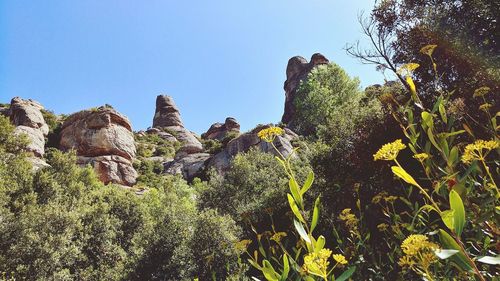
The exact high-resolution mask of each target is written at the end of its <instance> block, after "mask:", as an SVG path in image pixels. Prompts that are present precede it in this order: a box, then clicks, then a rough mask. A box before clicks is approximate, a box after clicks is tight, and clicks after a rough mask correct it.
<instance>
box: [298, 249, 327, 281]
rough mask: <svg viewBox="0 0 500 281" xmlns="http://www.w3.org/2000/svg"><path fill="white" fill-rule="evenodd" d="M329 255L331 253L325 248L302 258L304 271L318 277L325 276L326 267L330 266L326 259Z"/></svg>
mask: <svg viewBox="0 0 500 281" xmlns="http://www.w3.org/2000/svg"><path fill="white" fill-rule="evenodd" d="M331 255H332V251H331V250H329V249H326V248H325V249H321V250H319V251H318V252H313V253H309V254H307V255H306V256H305V257H304V266H303V269H304V271H305V272H308V273H311V274H315V275H318V276H326V275H327V271H328V265H330V262H329V261H328V258H329V257H330V256H331Z"/></svg>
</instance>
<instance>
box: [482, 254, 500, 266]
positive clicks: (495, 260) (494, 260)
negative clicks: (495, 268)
mask: <svg viewBox="0 0 500 281" xmlns="http://www.w3.org/2000/svg"><path fill="white" fill-rule="evenodd" d="M477 261H478V262H482V263H486V264H493V265H500V256H496V257H488V256H484V257H482V258H479V259H477Z"/></svg>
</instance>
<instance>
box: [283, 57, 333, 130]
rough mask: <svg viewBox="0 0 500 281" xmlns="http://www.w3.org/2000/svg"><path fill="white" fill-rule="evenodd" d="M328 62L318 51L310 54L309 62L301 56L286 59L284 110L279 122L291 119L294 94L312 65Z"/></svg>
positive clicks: (293, 110) (293, 108) (286, 122)
mask: <svg viewBox="0 0 500 281" xmlns="http://www.w3.org/2000/svg"><path fill="white" fill-rule="evenodd" d="M328 63H330V62H329V61H328V59H327V58H326V57H325V56H323V55H322V54H319V53H316V54H314V55H312V57H311V61H310V62H307V60H306V59H305V58H303V57H301V56H296V57H293V58H291V59H290V60H289V61H288V65H287V67H286V81H285V85H284V89H285V112H284V113H283V117H282V118H281V122H283V123H285V124H289V123H290V122H291V121H292V120H293V117H294V114H295V105H294V102H295V96H296V93H297V89H298V87H299V86H300V82H302V81H304V80H306V79H307V75H309V73H310V72H311V70H312V69H313V68H314V67H316V66H318V65H322V64H328Z"/></svg>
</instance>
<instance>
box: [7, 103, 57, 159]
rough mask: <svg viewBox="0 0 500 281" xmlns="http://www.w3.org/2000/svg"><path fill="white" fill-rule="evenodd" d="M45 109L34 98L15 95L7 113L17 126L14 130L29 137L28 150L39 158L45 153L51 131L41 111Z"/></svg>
mask: <svg viewBox="0 0 500 281" xmlns="http://www.w3.org/2000/svg"><path fill="white" fill-rule="evenodd" d="M43 109H44V108H43V106H42V105H41V104H40V103H38V102H36V101H34V100H31V99H28V100H24V99H22V98H20V97H15V98H13V99H12V100H11V102H10V108H9V111H8V113H6V114H7V115H8V116H9V117H10V121H11V122H12V124H14V125H15V126H16V129H15V131H14V132H15V133H16V134H24V135H26V136H27V137H28V139H29V140H30V144H29V145H28V151H30V152H32V153H33V154H34V155H35V156H36V157H39V158H42V157H43V155H44V154H45V137H46V136H47V134H48V133H49V127H48V126H47V123H45V120H44V118H43V115H42V112H41V110H43ZM4 114H5V113H4Z"/></svg>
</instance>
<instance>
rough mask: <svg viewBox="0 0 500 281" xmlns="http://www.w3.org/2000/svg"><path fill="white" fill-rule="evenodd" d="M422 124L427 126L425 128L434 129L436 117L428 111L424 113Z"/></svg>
mask: <svg viewBox="0 0 500 281" xmlns="http://www.w3.org/2000/svg"><path fill="white" fill-rule="evenodd" d="M421 115H422V123H423V125H425V128H430V129H432V128H433V127H434V119H433V118H434V117H433V116H432V114H431V113H429V112H427V111H422V114H421Z"/></svg>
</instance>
